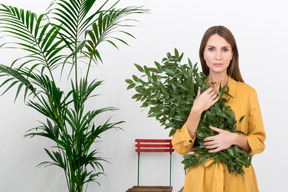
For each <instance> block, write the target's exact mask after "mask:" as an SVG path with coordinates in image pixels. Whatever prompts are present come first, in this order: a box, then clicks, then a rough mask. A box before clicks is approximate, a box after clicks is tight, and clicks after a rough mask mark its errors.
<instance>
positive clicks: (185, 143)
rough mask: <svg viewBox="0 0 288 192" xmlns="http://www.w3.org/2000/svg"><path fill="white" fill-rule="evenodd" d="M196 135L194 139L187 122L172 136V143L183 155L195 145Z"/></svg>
mask: <svg viewBox="0 0 288 192" xmlns="http://www.w3.org/2000/svg"><path fill="white" fill-rule="evenodd" d="M194 142H195V137H194V138H193V139H192V138H191V136H190V134H189V132H188V128H187V126H186V124H184V125H183V127H182V128H181V129H177V130H176V132H175V133H174V135H173V138H172V145H173V147H174V149H175V151H176V152H177V153H179V154H181V155H186V154H187V153H189V152H190V151H191V149H192V147H193V145H194Z"/></svg>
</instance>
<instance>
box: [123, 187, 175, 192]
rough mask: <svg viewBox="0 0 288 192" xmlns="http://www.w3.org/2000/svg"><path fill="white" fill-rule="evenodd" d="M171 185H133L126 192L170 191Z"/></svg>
mask: <svg viewBox="0 0 288 192" xmlns="http://www.w3.org/2000/svg"><path fill="white" fill-rule="evenodd" d="M172 189H173V187H172V186H133V187H132V188H130V189H128V190H127V191H126V192H172Z"/></svg>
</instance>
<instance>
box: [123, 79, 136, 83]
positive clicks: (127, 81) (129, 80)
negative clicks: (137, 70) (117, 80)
mask: <svg viewBox="0 0 288 192" xmlns="http://www.w3.org/2000/svg"><path fill="white" fill-rule="evenodd" d="M125 82H126V83H128V84H131V83H134V81H132V80H131V79H126V80H125Z"/></svg>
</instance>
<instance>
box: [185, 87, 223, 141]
mask: <svg viewBox="0 0 288 192" xmlns="http://www.w3.org/2000/svg"><path fill="white" fill-rule="evenodd" d="M200 90H201V87H198V93H197V96H196V98H195V101H194V103H193V106H192V108H191V111H190V114H189V116H188V119H187V121H186V125H187V128H188V132H189V134H190V136H191V138H195V132H196V130H197V127H198V124H199V122H200V118H201V114H202V113H203V112H204V111H205V110H207V109H209V108H210V107H211V106H212V105H214V104H215V103H216V102H217V101H218V95H217V94H216V93H215V91H214V90H213V89H212V88H211V87H209V88H208V89H207V90H206V91H204V92H203V93H202V94H201V93H200Z"/></svg>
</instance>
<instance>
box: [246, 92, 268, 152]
mask: <svg viewBox="0 0 288 192" xmlns="http://www.w3.org/2000/svg"><path fill="white" fill-rule="evenodd" d="M249 99H250V102H249V103H250V110H249V116H248V117H249V119H248V132H247V136H246V138H247V141H248V143H249V146H250V148H251V150H252V155H255V154H258V153H261V152H262V151H264V149H265V144H264V141H265V139H266V134H265V130H264V125H263V120H262V115H261V111H260V106H259V102H258V98H257V93H256V91H255V90H253V92H252V93H251V95H250V98H249Z"/></svg>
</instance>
